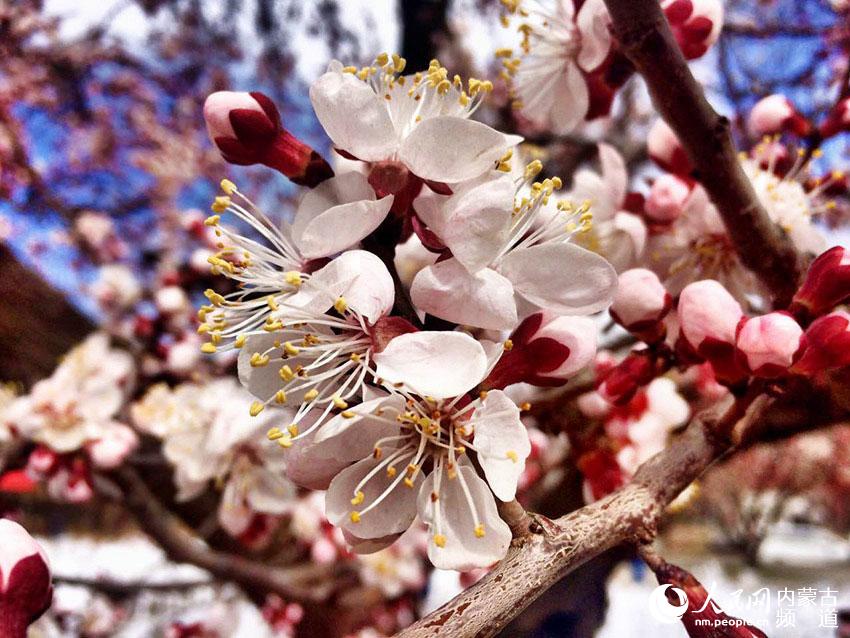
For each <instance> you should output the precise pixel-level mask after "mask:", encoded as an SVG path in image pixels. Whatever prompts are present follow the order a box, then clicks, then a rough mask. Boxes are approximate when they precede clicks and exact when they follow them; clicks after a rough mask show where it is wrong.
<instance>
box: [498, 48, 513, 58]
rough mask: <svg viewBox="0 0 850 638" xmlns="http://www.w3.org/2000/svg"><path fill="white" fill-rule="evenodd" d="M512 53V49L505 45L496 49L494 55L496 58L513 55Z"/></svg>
mask: <svg viewBox="0 0 850 638" xmlns="http://www.w3.org/2000/svg"><path fill="white" fill-rule="evenodd" d="M513 54H514V50H513V49H510V48H507V47H504V48H501V49H496V57H497V58H509V57H511V56H513Z"/></svg>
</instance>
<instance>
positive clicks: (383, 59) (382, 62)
mask: <svg viewBox="0 0 850 638" xmlns="http://www.w3.org/2000/svg"><path fill="white" fill-rule="evenodd" d="M389 61H390V56H389V55H387V54H386V53H379V54H378V57H376V58H375V62H377V63H378V66H386V64H387V62H389Z"/></svg>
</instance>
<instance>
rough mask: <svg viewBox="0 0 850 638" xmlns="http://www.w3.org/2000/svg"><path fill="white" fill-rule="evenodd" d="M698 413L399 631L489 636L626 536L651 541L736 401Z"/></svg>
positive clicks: (734, 411)
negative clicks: (645, 456) (618, 476)
mask: <svg viewBox="0 0 850 638" xmlns="http://www.w3.org/2000/svg"><path fill="white" fill-rule="evenodd" d="M724 408H725V409H724V411H723V412H722V414H720V415H719V414H718V413H717V412H712V413H710V414H704V415H701V416H700V417H698V418H696V419H695V420H694V421H693V422H692V423H691V424H690V425H689V426H688V428H687V429H686V430H685V432H684V433H683V434H682V435H681V436H679V437H678V438H677V439H676V440H674V441H673V443H672V444H671V445H670V446H669V447H668V448H667V449H665V450H664V451H662V452H661V453H659V454H658V455H656V456H654V457H653V458H652V459H650V460H649V461H647V462H646V463H644V464H643V465H642V466H641V468H640V469H639V470H638V472H637V474H636V475H635V477H634V479H633V480H632V481H631V482H630V483H629V484H628V485H626V486H625V487H624V488H622V489H621V490H619V491H617V492H615V493H614V494H611V495H610V496H608V497H606V498H604V499H602V500H600V501H597V502H596V503H593V504H591V505H588V506H586V507H583V508H582V509H580V510H577V511H575V512H572V513H570V514H568V515H566V516H562V517H560V518H557V519H555V520H550V519H547V518H544V517H541V516H537V515H533V518H534V519H535V521H536V523H537V525H535V526H533V529H532V533H531V534H528V535H526V536H520V537H518V538H517V539H515V540H514V543H513V545H512V546H511V548H510V550H509V552H508V555H507V556H506V557H505V558H504V559H503V560H502V561H501V562H500V563H499V564H498V565H497V566H496V568H495V569H493V571H491V572H490V573H489V574H487V575H486V576H485V577H484V578H483V579H481V580H480V581H479V582H478V583H476V584H475V585H473V586H472V587H470V588H469V589H467V590H466V591H464V592H463V593H462V594H460V595H459V596H457V597H456V598H454V599H453V600H452V601H450V602H449V603H447V604H446V605H444V606H443V607H441V608H440V609H438V610H437V611H435V612H434V613H432V614H430V615H429V616H427V617H425V618H423V619H421V620H420V621H419V622H417V623H415V624H414V625H412V626H410V627H409V628H407V629H405V630H404V631H402V632H400V633H399V634H397V636H398V637H399V638H425V637H436V636H453V637H454V638H465V637H469V638H472V637H476V638H484V637H486V636H493V635H495V634H496V633H497V632H498V631H499V630H500V629H501V628H502V627H504V626H505V625H507V623H508V622H510V621H511V620H512V619H513V618H514V617H516V616H517V615H518V614H519V613H520V612H521V611H522V610H523V609H525V608H526V607H527V606H528V605H529V604H531V602H533V601H534V600H535V599H536V598H537V597H538V596H540V595H541V594H542V593H543V592H545V591H546V590H547V589H548V588H549V587H550V586H552V584H553V583H555V582H556V581H557V580H559V579H560V578H562V577H564V576H565V575H567V574H568V573H570V572H571V571H573V570H575V569H577V568H578V567H579V566H581V565H583V564H584V563H585V562H587V561H588V560H590V559H591V558H593V557H595V556H598V555H599V554H601V553H603V552H605V551H607V550H609V549H611V548H613V547H615V546H617V545H619V544H621V543H624V542H642V541H646V540H650V539H651V538H652V537H653V536H654V535H655V532H656V529H657V525H658V522H659V520H660V518H661V516H662V514H663V512H664V509H665V507H666V506H667V505H668V504H669V503H670V502H671V501H672V500H673V499H674V498H675V497H676V496H677V495H678V494H679V493H680V492H681V491H682V490H683V489H685V488H686V487H687V486H688V485H690V483H691V482H692V481H693V480H694V479H695V478H697V477H698V476H699V475H700V474H702V472H703V471H704V470H705V469H706V468H707V467H708V466H709V465H710V464H711V463H712V462H713V461H714V460H715V459H717V458H718V457H719V456H720V455H721V454H723V453H724V452H725V451H726V450H727V449H728V448H729V445H730V439H729V438H728V437H727V436H717V433H718V432H724V433H726V432H729V431H731V429H732V427H733V426H734V425H735V423H737V422H738V420H739V417H740V416H741V411H740V409H739V407H738V406H737V405H732V406H728V405H727V406H724Z"/></svg>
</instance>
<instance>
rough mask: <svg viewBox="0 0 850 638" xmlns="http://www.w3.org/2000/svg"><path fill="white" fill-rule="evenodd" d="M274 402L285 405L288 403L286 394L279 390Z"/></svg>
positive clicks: (275, 394)
mask: <svg viewBox="0 0 850 638" xmlns="http://www.w3.org/2000/svg"><path fill="white" fill-rule="evenodd" d="M274 402H275V403H277V404H278V405H283V404H284V403H286V392H284V391H283V390H278V391H277V392H275V393H274Z"/></svg>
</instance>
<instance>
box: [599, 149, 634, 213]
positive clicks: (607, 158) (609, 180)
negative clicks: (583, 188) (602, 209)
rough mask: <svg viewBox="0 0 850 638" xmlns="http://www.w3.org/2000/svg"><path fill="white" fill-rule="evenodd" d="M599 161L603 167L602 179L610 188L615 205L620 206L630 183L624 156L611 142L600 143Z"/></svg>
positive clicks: (612, 201)
mask: <svg viewBox="0 0 850 638" xmlns="http://www.w3.org/2000/svg"><path fill="white" fill-rule="evenodd" d="M599 163H600V165H601V167H602V180H603V181H604V183H605V187H606V188H607V189H608V193H609V198H610V201H611V203H612V204H613V207H615V208H619V207H620V206H622V204H623V201H624V200H625V199H626V189H627V188H628V185H629V173H628V171H627V170H626V163H625V162H624V161H623V157H622V156H621V155H620V154H619V153H618V152H617V149H615V148H614V147H613V146H611V145H610V144H604V143H601V144H599Z"/></svg>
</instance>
